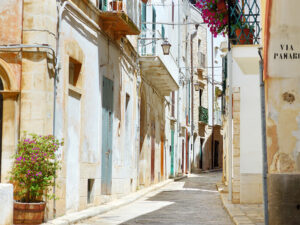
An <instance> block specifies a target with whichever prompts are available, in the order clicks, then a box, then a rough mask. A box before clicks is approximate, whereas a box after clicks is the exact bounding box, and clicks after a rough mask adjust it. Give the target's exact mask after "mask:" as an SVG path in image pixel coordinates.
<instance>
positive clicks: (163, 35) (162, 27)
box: [161, 25, 165, 39]
mask: <svg viewBox="0 0 300 225" xmlns="http://www.w3.org/2000/svg"><path fill="white" fill-rule="evenodd" d="M161 37H162V38H163V39H164V38H165V26H164V25H161Z"/></svg>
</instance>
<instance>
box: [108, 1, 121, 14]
mask: <svg viewBox="0 0 300 225" xmlns="http://www.w3.org/2000/svg"><path fill="white" fill-rule="evenodd" d="M109 5H110V7H111V9H112V10H113V11H122V10H123V1H122V0H112V1H111V2H110V3H109Z"/></svg>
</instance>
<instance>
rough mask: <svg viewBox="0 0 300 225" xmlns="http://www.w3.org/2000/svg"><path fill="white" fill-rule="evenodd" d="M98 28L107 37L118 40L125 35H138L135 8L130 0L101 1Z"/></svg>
mask: <svg viewBox="0 0 300 225" xmlns="http://www.w3.org/2000/svg"><path fill="white" fill-rule="evenodd" d="M99 9H100V10H101V13H100V19H101V20H100V26H101V27H102V29H103V30H104V31H105V32H106V33H108V35H109V36H111V37H112V38H114V39H116V40H118V39H120V38H121V37H123V36H126V35H138V34H139V33H140V30H139V28H138V26H139V24H137V23H138V19H137V18H138V15H137V12H138V10H137V8H135V7H134V4H133V2H132V1H131V0H127V1H123V0H101V1H100V3H99Z"/></svg>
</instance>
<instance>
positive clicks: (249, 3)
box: [228, 0, 261, 45]
mask: <svg viewBox="0 0 300 225" xmlns="http://www.w3.org/2000/svg"><path fill="white" fill-rule="evenodd" d="M228 6H229V7H228V9H229V39H230V41H231V43H232V44H234V45H243V44H259V42H260V33H261V28H260V18H261V17H260V8H259V1H258V0H228Z"/></svg>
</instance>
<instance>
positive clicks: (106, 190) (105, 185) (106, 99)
mask: <svg viewBox="0 0 300 225" xmlns="http://www.w3.org/2000/svg"><path fill="white" fill-rule="evenodd" d="M113 91H114V85H113V81H112V80H110V79H107V78H105V77H103V89H102V166H101V168H102V172H101V180H102V182H101V193H102V194H104V195H110V194H111V185H112V129H113Z"/></svg>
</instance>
